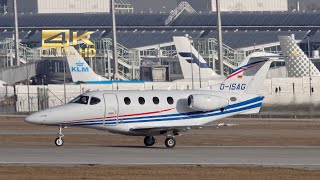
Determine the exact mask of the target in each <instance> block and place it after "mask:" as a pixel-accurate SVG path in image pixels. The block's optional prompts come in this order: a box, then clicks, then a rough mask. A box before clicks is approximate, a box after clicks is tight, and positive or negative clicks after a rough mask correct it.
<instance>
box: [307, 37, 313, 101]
mask: <svg viewBox="0 0 320 180" xmlns="http://www.w3.org/2000/svg"><path fill="white" fill-rule="evenodd" d="M307 38H308V56H309V58H310V61H309V88H310V89H309V90H310V95H312V85H311V64H310V63H311V51H310V37H309V36H307Z"/></svg>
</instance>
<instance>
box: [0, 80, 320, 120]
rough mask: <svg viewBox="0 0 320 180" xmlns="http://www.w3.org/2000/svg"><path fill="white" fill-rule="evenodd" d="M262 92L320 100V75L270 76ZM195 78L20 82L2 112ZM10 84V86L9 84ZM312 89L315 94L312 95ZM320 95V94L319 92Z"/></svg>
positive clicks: (287, 100) (274, 99) (274, 98)
mask: <svg viewBox="0 0 320 180" xmlns="http://www.w3.org/2000/svg"><path fill="white" fill-rule="evenodd" d="M217 83H219V82H218V81H207V82H202V83H201V85H202V87H209V86H211V85H214V84H217ZM262 86H263V88H262V90H261V94H262V95H264V96H266V99H265V101H264V104H267V105H270V106H272V105H273V104H276V105H279V106H286V105H292V103H293V104H304V105H306V104H313V105H314V104H316V105H317V104H320V100H319V101H318V100H316V99H317V98H318V95H320V93H319V92H320V77H312V78H311V86H310V79H309V78H308V77H307V78H273V79H267V80H266V81H265V82H264V84H263V85H262ZM191 87H192V83H191V82H145V83H114V84H103V85H102V84H101V85H93V84H80V85H71V84H70V85H66V86H65V87H64V86H63V85H46V86H29V94H28V87H27V86H25V85H16V87H15V93H13V88H12V89H10V90H9V91H8V90H6V94H5V95H4V94H3V91H0V95H1V93H2V95H1V96H0V97H2V98H0V107H1V110H0V113H2V114H13V113H29V112H34V111H39V110H42V109H46V108H49V107H54V106H58V105H62V104H64V103H65V102H69V101H71V100H72V99H73V98H75V97H76V96H78V95H80V94H82V93H84V92H86V91H93V90H100V91H102V90H183V89H191ZM194 87H195V89H197V88H199V87H200V83H199V82H194ZM310 87H311V88H310ZM7 88H8V87H7ZM310 92H311V96H312V98H310V97H311V96H310ZM319 97H320V96H319Z"/></svg>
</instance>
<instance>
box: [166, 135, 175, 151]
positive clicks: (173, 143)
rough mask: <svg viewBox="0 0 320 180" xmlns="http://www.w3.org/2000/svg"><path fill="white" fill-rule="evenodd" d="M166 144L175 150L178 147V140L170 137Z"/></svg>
mask: <svg viewBox="0 0 320 180" xmlns="http://www.w3.org/2000/svg"><path fill="white" fill-rule="evenodd" d="M164 143H165V145H166V146H167V148H174V146H176V140H175V139H174V138H173V137H168V138H167V139H166V140H165V141H164Z"/></svg>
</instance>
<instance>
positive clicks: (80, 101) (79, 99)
mask: <svg viewBox="0 0 320 180" xmlns="http://www.w3.org/2000/svg"><path fill="white" fill-rule="evenodd" d="M88 101H89V96H78V97H76V98H74V99H73V100H72V101H70V103H76V104H88Z"/></svg>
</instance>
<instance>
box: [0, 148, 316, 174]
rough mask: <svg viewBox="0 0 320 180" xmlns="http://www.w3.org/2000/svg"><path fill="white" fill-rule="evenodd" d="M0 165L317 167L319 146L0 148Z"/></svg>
mask: <svg viewBox="0 0 320 180" xmlns="http://www.w3.org/2000/svg"><path fill="white" fill-rule="evenodd" d="M0 164H2V165H4V164H46V165H87V164H99V165H195V164H199V165H217V166H228V165H243V166H271V167H294V168H305V167H307V168H312V169H320V147H319V146H296V147H295V146H292V147H284V146H269V147H262V146H246V147H241V146H201V147H195V146H181V147H179V145H178V146H177V147H176V148H174V149H166V148H164V147H162V146H156V147H152V148H145V147H143V146H141V147H140V146H87V145H86V146H85V145H76V146H75V145H73V146H67V145H65V146H63V147H55V146H54V145H51V146H37V145H36V146H32V145H26V146H20V145H10V146H2V147H0Z"/></svg>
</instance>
